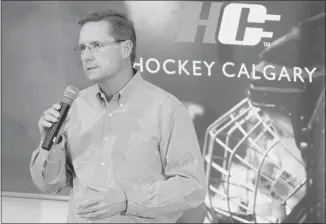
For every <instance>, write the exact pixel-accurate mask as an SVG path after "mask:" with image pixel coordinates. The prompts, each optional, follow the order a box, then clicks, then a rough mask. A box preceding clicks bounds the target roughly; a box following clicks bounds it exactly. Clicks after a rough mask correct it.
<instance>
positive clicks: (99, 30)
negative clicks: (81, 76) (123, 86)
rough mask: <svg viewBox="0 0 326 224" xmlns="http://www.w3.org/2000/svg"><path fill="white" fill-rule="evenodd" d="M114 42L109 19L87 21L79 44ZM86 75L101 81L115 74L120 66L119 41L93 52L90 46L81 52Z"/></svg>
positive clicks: (81, 31)
mask: <svg viewBox="0 0 326 224" xmlns="http://www.w3.org/2000/svg"><path fill="white" fill-rule="evenodd" d="M106 42H114V38H113V37H112V35H111V30H110V24H109V22H108V21H97V22H87V23H85V24H84V25H83V26H82V28H81V30H80V35H79V44H80V45H81V44H83V45H86V46H88V45H89V44H92V43H106ZM81 60H82V64H83V68H84V71H85V74H86V77H87V78H88V79H89V80H90V81H93V82H100V81H101V80H104V79H106V78H108V77H110V76H112V75H114V74H115V73H116V72H117V70H119V68H120V64H121V63H120V62H121V49H120V45H119V44H118V43H110V44H106V45H104V46H102V47H101V48H100V49H99V50H98V51H96V52H91V51H90V50H89V49H88V48H86V49H85V50H84V52H83V53H82V54H81Z"/></svg>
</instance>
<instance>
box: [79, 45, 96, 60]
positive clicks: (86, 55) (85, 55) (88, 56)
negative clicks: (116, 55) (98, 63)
mask: <svg viewBox="0 0 326 224" xmlns="http://www.w3.org/2000/svg"><path fill="white" fill-rule="evenodd" d="M81 58H82V60H83V61H92V60H94V54H93V52H91V51H90V50H89V48H88V47H87V48H86V49H85V50H84V51H83V53H82V54H81Z"/></svg>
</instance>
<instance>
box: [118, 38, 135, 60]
mask: <svg viewBox="0 0 326 224" xmlns="http://www.w3.org/2000/svg"><path fill="white" fill-rule="evenodd" d="M132 48H133V43H132V41H131V40H126V41H124V42H123V43H121V56H122V58H123V59H125V58H128V57H129V56H130V55H131V52H132Z"/></svg>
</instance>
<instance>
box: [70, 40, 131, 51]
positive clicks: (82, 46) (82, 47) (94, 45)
mask: <svg viewBox="0 0 326 224" xmlns="http://www.w3.org/2000/svg"><path fill="white" fill-rule="evenodd" d="M123 41H125V40H114V41H107V42H92V43H90V44H88V45H85V44H80V45H78V46H77V47H75V51H76V52H77V53H78V54H83V53H84V52H85V50H86V48H88V49H89V51H90V52H97V51H99V50H101V49H102V48H103V47H104V46H106V45H109V44H116V43H120V42H123Z"/></svg>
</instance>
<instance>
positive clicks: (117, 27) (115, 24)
mask: <svg viewBox="0 0 326 224" xmlns="http://www.w3.org/2000/svg"><path fill="white" fill-rule="evenodd" d="M103 20H104V21H108V22H109V23H110V25H111V28H112V29H111V31H112V35H113V38H114V39H115V40H130V41H131V42H132V43H133V47H132V51H131V54H130V61H131V65H133V64H134V62H135V58H136V32H135V28H134V23H133V22H132V21H131V20H130V19H129V18H128V16H127V15H126V14H125V13H122V12H118V11H115V10H113V9H110V10H100V11H97V12H94V13H92V14H90V15H88V16H86V18H84V19H82V20H80V21H79V25H80V26H83V25H84V24H85V23H87V22H97V21H103Z"/></svg>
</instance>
